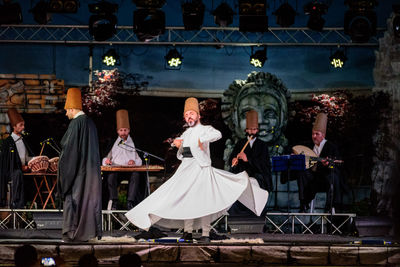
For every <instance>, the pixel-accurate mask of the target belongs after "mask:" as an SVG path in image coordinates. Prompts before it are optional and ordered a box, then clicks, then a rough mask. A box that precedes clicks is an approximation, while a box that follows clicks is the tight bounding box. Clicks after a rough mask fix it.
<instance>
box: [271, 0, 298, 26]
mask: <svg viewBox="0 0 400 267" xmlns="http://www.w3.org/2000/svg"><path fill="white" fill-rule="evenodd" d="M273 14H274V15H275V16H276V23H277V24H278V25H280V26H282V27H290V26H292V25H293V24H294V18H295V17H296V11H295V10H294V9H293V7H292V6H291V5H289V4H288V3H283V4H282V5H281V6H280V7H279V8H278V9H277V10H276V11H275V12H274V13H273Z"/></svg>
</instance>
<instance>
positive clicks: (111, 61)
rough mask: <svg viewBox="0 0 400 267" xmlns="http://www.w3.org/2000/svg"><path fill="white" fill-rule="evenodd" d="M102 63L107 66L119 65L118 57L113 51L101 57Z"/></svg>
mask: <svg viewBox="0 0 400 267" xmlns="http://www.w3.org/2000/svg"><path fill="white" fill-rule="evenodd" d="M102 59H103V63H104V64H105V65H107V66H114V65H120V64H121V63H120V61H119V56H118V54H117V52H116V51H115V49H110V50H108V51H107V53H105V54H104V55H103V57H102Z"/></svg>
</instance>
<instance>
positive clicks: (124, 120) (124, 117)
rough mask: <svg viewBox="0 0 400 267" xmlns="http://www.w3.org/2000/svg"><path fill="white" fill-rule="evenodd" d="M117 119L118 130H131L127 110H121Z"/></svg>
mask: <svg viewBox="0 0 400 267" xmlns="http://www.w3.org/2000/svg"><path fill="white" fill-rule="evenodd" d="M116 117H117V130H118V129H121V128H128V129H130V128H131V127H130V125H129V114H128V111H127V110H126V109H120V110H118V111H117V113H116Z"/></svg>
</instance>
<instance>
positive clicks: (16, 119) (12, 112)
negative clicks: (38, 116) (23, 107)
mask: <svg viewBox="0 0 400 267" xmlns="http://www.w3.org/2000/svg"><path fill="white" fill-rule="evenodd" d="M7 115H8V119H9V120H10V124H11V126H13V127H14V126H15V125H17V124H18V123H20V122H22V121H24V119H23V118H22V116H21V114H19V113H18V111H17V110H16V109H15V108H10V109H8V110H7Z"/></svg>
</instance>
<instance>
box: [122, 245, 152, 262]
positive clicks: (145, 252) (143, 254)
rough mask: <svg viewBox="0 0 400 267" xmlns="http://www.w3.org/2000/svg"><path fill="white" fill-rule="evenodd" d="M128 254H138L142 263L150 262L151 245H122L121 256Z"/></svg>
mask: <svg viewBox="0 0 400 267" xmlns="http://www.w3.org/2000/svg"><path fill="white" fill-rule="evenodd" d="M128 253H136V254H138V255H139V256H140V258H141V259H142V261H148V260H149V253H150V245H136V244H134V245H121V255H124V254H128Z"/></svg>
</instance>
